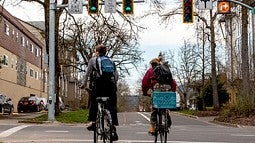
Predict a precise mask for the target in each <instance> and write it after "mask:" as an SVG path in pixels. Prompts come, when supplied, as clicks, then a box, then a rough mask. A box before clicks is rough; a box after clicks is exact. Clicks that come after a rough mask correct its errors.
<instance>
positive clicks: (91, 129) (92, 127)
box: [87, 123, 96, 131]
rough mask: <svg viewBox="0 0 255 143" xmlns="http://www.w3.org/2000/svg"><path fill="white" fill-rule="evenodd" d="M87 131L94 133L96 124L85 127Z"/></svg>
mask: <svg viewBox="0 0 255 143" xmlns="http://www.w3.org/2000/svg"><path fill="white" fill-rule="evenodd" d="M87 129H88V130H89V131H95V129H96V123H92V124H91V125H89V126H88V127H87Z"/></svg>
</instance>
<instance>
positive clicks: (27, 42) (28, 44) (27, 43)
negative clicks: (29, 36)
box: [26, 40, 29, 48]
mask: <svg viewBox="0 0 255 143" xmlns="http://www.w3.org/2000/svg"><path fill="white" fill-rule="evenodd" d="M26 47H27V48H28V47H29V42H28V40H27V45H26Z"/></svg>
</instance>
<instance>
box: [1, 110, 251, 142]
mask: <svg viewBox="0 0 255 143" xmlns="http://www.w3.org/2000/svg"><path fill="white" fill-rule="evenodd" d="M149 116H150V114H149V113H146V112H141V113H137V112H125V113H119V114H118V118H119V123H120V126H118V127H117V131H118V134H119V141H116V143H152V142H153V136H151V135H149V134H148V133H147V131H148V128H149V125H148V123H149V121H148V120H149ZM171 117H172V121H173V125H172V127H171V131H170V134H169V135H168V142H169V143H254V140H255V128H254V127H232V126H223V125H219V124H214V123H210V122H208V121H209V120H211V119H210V118H209V119H208V118H206V120H205V119H204V118H199V119H196V118H190V117H187V116H183V115H179V114H176V113H172V115H171ZM17 121H18V120H17V119H16V120H14V119H1V120H0V141H4V142H5V143H46V142H47V143H63V142H66V143H92V142H93V132H89V131H87V130H86V126H87V125H86V124H61V123H44V124H28V123H18V122H17Z"/></svg>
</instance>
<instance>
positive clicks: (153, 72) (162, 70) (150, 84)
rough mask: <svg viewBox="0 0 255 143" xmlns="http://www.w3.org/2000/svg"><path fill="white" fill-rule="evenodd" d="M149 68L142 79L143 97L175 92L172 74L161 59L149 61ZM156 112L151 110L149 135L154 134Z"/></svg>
mask: <svg viewBox="0 0 255 143" xmlns="http://www.w3.org/2000/svg"><path fill="white" fill-rule="evenodd" d="M150 65H151V67H150V68H149V69H148V70H147V71H146V73H145V75H144V77H143V79H142V92H143V95H144V96H151V94H152V92H153V91H154V90H155V89H157V90H161V91H162V90H163V91H173V92H175V91H176V86H177V84H176V81H175V80H174V79H173V78H172V73H171V71H170V69H169V67H168V65H167V63H163V62H162V59H161V58H154V59H152V60H151V61H150ZM156 116H157V110H155V109H154V108H152V113H151V118H150V128H149V133H150V134H154V133H155V123H156V122H157V117H156ZM168 119H169V126H171V118H170V116H169V117H168Z"/></svg>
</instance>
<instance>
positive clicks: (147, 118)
mask: <svg viewBox="0 0 255 143" xmlns="http://www.w3.org/2000/svg"><path fill="white" fill-rule="evenodd" d="M137 114H139V115H141V116H143V117H144V118H145V119H146V120H148V121H150V118H149V117H147V116H146V115H144V114H143V113H141V112H137ZM147 115H149V114H147Z"/></svg>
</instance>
